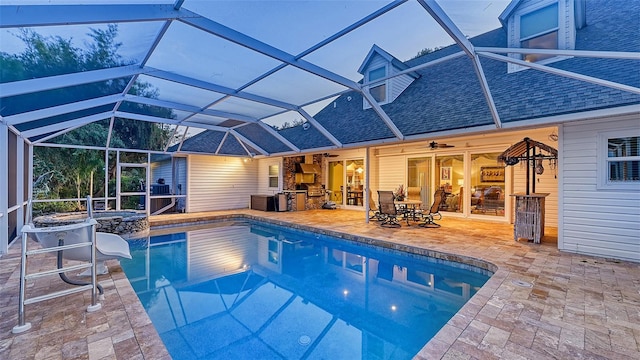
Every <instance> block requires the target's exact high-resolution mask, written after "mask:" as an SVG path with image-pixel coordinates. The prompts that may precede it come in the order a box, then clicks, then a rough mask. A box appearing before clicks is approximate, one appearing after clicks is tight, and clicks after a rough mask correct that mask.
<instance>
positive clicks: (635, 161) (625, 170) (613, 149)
mask: <svg viewBox="0 0 640 360" xmlns="http://www.w3.org/2000/svg"><path fill="white" fill-rule="evenodd" d="M607 143H608V146H607V148H608V149H607V169H608V174H607V181H608V182H618V181H640V173H639V167H640V147H639V146H638V144H639V143H640V137H639V136H633V137H624V138H613V139H609V140H608V141H607Z"/></svg>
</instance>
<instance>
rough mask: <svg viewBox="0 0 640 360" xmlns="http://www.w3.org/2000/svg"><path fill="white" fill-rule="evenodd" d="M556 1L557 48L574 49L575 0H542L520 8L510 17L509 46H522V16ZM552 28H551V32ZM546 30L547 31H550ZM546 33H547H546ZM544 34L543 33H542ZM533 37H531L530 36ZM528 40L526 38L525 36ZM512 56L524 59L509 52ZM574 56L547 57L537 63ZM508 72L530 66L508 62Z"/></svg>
mask: <svg viewBox="0 0 640 360" xmlns="http://www.w3.org/2000/svg"><path fill="white" fill-rule="evenodd" d="M554 3H558V27H557V31H558V44H557V45H558V46H557V49H561V50H573V49H575V47H576V27H575V9H574V1H573V0H542V1H540V2H538V3H535V4H533V5H530V6H526V7H523V8H521V9H518V11H516V12H515V13H514V14H513V15H512V16H511V18H510V19H509V25H508V32H509V36H508V46H509V47H511V48H521V41H522V40H523V39H521V38H520V19H521V18H522V16H525V15H528V14H529V13H531V12H534V11H536V10H540V9H542V8H545V7H547V6H549V5H552V4H554ZM551 31H552V30H549V32H551ZM549 32H546V33H549ZM546 33H545V34H546ZM541 34H543V33H541ZM541 34H540V35H541ZM529 38H531V37H529ZM525 40H526V38H525ZM509 56H510V57H512V58H516V59H519V60H522V59H524V56H523V55H520V54H509ZM569 58H572V56H564V55H563V56H553V57H550V58H547V59H543V60H540V61H537V62H536V64H539V65H547V64H550V63H554V62H556V61H560V60H564V59H569ZM507 67H508V72H509V73H512V72H517V71H521V70H526V69H529V67H526V66H521V65H516V64H508V65H507Z"/></svg>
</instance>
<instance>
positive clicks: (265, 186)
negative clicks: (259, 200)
mask: <svg viewBox="0 0 640 360" xmlns="http://www.w3.org/2000/svg"><path fill="white" fill-rule="evenodd" d="M254 161H257V163H258V175H257V179H258V184H257V186H258V187H257V190H256V194H260V195H274V194H277V193H279V192H281V191H282V189H283V186H282V176H283V172H282V157H273V158H266V159H260V160H254ZM271 165H278V169H279V171H280V176H279V177H278V179H279V180H278V188H270V187H269V166H271Z"/></svg>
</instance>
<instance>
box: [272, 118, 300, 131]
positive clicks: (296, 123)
mask: <svg viewBox="0 0 640 360" xmlns="http://www.w3.org/2000/svg"><path fill="white" fill-rule="evenodd" d="M304 123H305V121H304V120H302V119H294V120H292V121H291V123H289V122H288V121H285V122H284V123H282V124H281V125H280V126H277V125H274V126H273V128H274V129H276V130H283V129H289V128H294V127H296V126H300V125H302V124H304Z"/></svg>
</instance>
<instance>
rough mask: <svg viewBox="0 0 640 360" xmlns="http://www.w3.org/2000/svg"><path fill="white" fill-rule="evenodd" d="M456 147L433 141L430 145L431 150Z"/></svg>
mask: <svg viewBox="0 0 640 360" xmlns="http://www.w3.org/2000/svg"><path fill="white" fill-rule="evenodd" d="M452 147H454V145H449V144H439V143H437V142H435V141H432V142H430V143H429V148H430V149H431V150H435V149H445V148H452Z"/></svg>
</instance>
